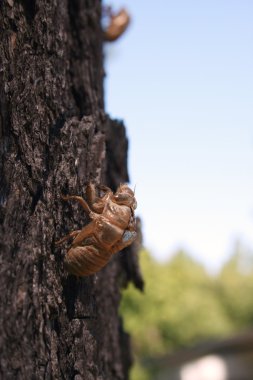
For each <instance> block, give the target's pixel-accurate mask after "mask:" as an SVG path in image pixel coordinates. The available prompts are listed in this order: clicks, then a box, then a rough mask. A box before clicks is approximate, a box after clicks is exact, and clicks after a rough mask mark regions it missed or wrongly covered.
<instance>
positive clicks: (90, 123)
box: [0, 0, 142, 380]
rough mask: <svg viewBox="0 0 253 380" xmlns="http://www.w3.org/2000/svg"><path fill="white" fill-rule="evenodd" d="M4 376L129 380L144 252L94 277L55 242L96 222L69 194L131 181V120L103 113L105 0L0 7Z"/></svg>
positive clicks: (0, 337) (22, 1) (0, 343)
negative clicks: (125, 304)
mask: <svg viewBox="0 0 253 380" xmlns="http://www.w3.org/2000/svg"><path fill="white" fill-rule="evenodd" d="M0 11H1V15H0V31H1V32H0V33H1V39H0V138H1V145H0V248H1V274H0V294H1V304H0V323H1V324H0V326H1V334H0V350H1V353H0V354H1V355H0V357H1V359H0V360H1V369H0V378H1V379H36V380H37V379H76V380H78V379H85V380H93V379H100V380H110V379H114V380H115V379H127V378H128V376H127V373H128V369H129V366H130V363H131V355H130V346H129V337H128V335H127V334H125V333H124V331H123V329H122V323H121V320H120V318H119V316H118V306H119V302H120V287H122V286H124V285H126V283H127V282H128V281H130V280H132V281H133V282H134V283H135V284H136V285H137V286H138V287H140V288H141V287H142V279H141V276H140V273H139V271H138V265H137V261H136V253H135V247H131V248H130V249H128V250H125V252H124V253H120V254H118V255H115V257H114V259H113V260H112V261H111V262H110V263H109V264H108V265H107V266H106V267H105V268H104V269H103V270H102V271H101V272H100V273H99V274H97V275H94V276H90V277H87V278H83V279H77V278H75V277H73V276H69V275H68V274H67V273H66V272H65V270H64V268H63V257H64V254H65V253H66V246H65V248H63V249H56V248H55V246H54V242H55V241H56V240H57V239H59V238H60V237H62V236H63V235H64V234H65V233H67V232H68V231H70V230H73V229H77V228H80V227H82V226H83V225H84V224H85V223H87V217H86V216H85V214H84V213H83V211H82V210H81V209H80V207H78V205H75V204H69V203H64V202H62V200H61V199H60V194H61V193H68V194H80V195H82V194H83V193H84V189H85V184H86V183H87V182H88V181H90V180H92V181H93V182H96V183H105V184H107V185H109V186H111V187H112V188H113V189H115V188H116V186H117V185H118V184H119V183H120V182H125V181H127V180H128V174H127V164H126V161H127V139H126V135H125V129H124V126H123V125H122V124H121V123H119V122H116V121H112V120H110V119H109V118H108V117H107V116H106V115H105V114H104V109H103V76H104V74H103V55H102V33H101V29H100V14H101V4H100V1H98V0H93V1H91V0H69V1H67V0H51V1H48V0H36V1H35V0H29V1H28V0H19V1H13V0H3V1H1V2H0Z"/></svg>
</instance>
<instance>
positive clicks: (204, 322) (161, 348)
mask: <svg viewBox="0 0 253 380" xmlns="http://www.w3.org/2000/svg"><path fill="white" fill-rule="evenodd" d="M140 257H141V267H142V271H143V274H144V278H145V292H144V294H143V293H140V292H139V291H137V290H136V289H135V288H134V287H133V286H129V288H128V289H127V290H125V291H124V293H123V299H122V303H121V310H120V311H121V314H122V315H123V318H124V324H125V328H126V329H127V330H128V331H129V332H130V333H131V335H132V341H133V347H134V352H135V354H136V356H137V357H138V360H141V359H143V358H147V357H150V356H157V355H160V354H164V353H168V352H169V351H172V350H175V349H177V348H180V347H185V346H187V345H192V344H194V343H197V342H200V341H203V340H210V339H215V338H220V337H222V336H226V335H229V334H231V333H233V332H235V331H238V329H241V328H245V327H247V326H250V325H251V324H252V323H253V297H252V294H253V270H252V268H253V265H251V269H250V266H249V264H247V265H246V268H247V273H245V271H242V267H243V265H242V263H243V260H244V261H245V257H246V256H245V254H241V253H240V254H238V252H237V251H236V252H235V254H234V255H233V256H232V257H231V259H230V260H229V262H228V263H227V264H226V265H225V266H224V268H223V270H222V272H221V273H220V274H219V275H218V276H216V277H212V276H211V275H209V274H208V273H207V272H206V271H205V270H204V268H203V267H202V266H201V265H200V264H198V263H196V262H195V261H194V260H193V259H192V258H190V256H188V255H187V254H186V253H184V252H182V251H180V252H178V253H177V254H175V256H174V257H173V258H172V259H171V260H170V261H169V262H167V263H165V264H159V263H157V262H156V261H155V260H154V259H152V257H151V256H150V255H149V253H148V252H147V251H146V250H143V251H141V253H140ZM250 257H252V256H251V255H248V258H247V260H248V259H249V258H250ZM248 261H249V260H248ZM248 261H247V262H248ZM251 264H252V260H251ZM145 371H146V370H145V368H143V367H141V365H140V362H137V365H136V366H135V367H134V368H133V371H132V377H131V378H132V379H133V380H134V379H136V380H140V379H142V378H143V379H149V377H148V374H147V373H146V372H145Z"/></svg>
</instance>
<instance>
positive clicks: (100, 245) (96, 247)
mask: <svg viewBox="0 0 253 380" xmlns="http://www.w3.org/2000/svg"><path fill="white" fill-rule="evenodd" d="M99 190H100V192H102V195H100V196H97V194H96V189H95V186H94V185H93V184H91V183H89V184H88V186H87V188H86V198H87V202H86V201H85V200H84V199H83V198H82V197H79V196H75V195H68V196H63V197H62V198H63V199H64V200H66V201H67V200H76V201H77V202H79V203H80V204H81V206H82V207H83V208H84V210H85V211H86V212H87V213H88V214H89V217H90V219H91V222H90V223H89V224H87V225H86V226H85V227H84V228H83V229H82V230H78V231H72V232H70V233H69V234H68V235H67V236H65V237H64V238H62V239H61V240H59V241H58V242H56V245H60V244H61V243H63V242H64V241H66V240H67V239H69V238H74V240H73V242H72V244H71V247H70V249H69V250H68V252H67V255H66V257H65V260H64V262H65V266H66V268H67V270H68V272H70V273H72V274H74V275H76V276H89V275H91V274H94V273H96V272H98V271H99V270H100V269H101V268H103V267H104V266H105V265H106V264H107V263H108V261H109V260H110V258H111V256H112V255H113V254H114V253H116V252H118V251H120V250H121V249H123V248H125V247H127V246H129V245H130V244H131V243H132V242H133V241H134V240H135V238H136V235H137V233H136V221H135V215H134V210H135V208H136V206H137V203H136V200H135V197H134V192H133V191H132V190H131V189H130V188H129V187H128V186H127V185H126V184H124V185H120V186H119V187H118V189H117V191H116V192H115V194H114V193H113V192H112V191H111V189H109V188H108V187H105V186H100V187H99Z"/></svg>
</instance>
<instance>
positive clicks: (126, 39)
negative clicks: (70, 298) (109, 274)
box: [104, 0, 253, 271]
mask: <svg viewBox="0 0 253 380" xmlns="http://www.w3.org/2000/svg"><path fill="white" fill-rule="evenodd" d="M104 4H110V5H112V6H114V8H115V9H116V10H117V9H119V8H120V7H122V6H124V7H126V8H127V9H128V10H129V12H130V14H131V16H132V23H131V25H130V27H129V29H128V30H127V31H126V33H125V35H124V36H122V38H121V39H119V40H118V41H117V42H115V43H113V44H105V49H104V51H105V57H106V74H107V76H106V79H105V99H106V110H107V112H108V113H109V114H110V115H111V116H112V117H114V118H118V119H123V120H124V122H125V125H126V128H127V135H128V138H129V144H130V148H129V159H128V162H129V172H130V179H131V185H132V186H134V185H135V184H136V196H137V200H138V209H137V210H138V213H139V215H140V216H141V218H142V221H143V233H144V244H145V246H146V247H147V248H149V249H150V250H151V252H152V254H153V255H154V256H155V257H156V258H158V259H159V260H164V259H166V258H169V257H170V256H171V255H172V254H173V253H174V252H175V250H176V249H178V248H184V249H186V250H187V251H188V252H189V253H191V254H192V256H194V257H195V258H197V259H198V260H199V261H201V262H202V263H204V264H205V265H206V267H207V268H208V269H209V270H211V271H215V270H217V269H218V268H219V267H220V266H221V265H222V263H223V262H224V261H225V260H226V259H227V257H228V256H229V254H230V253H231V251H232V250H233V246H234V244H235V242H236V241H237V240H240V241H242V242H243V243H244V244H245V245H247V246H249V247H252V248H253V69H252V68H253V50H252V41H253V38H252V37H253V23H252V14H253V2H252V0H249V1H246V0H240V1H238V0H236V1H233V0H219V1H215V0H212V1H209V0H206V1H205V0H202V1H200V0H199V1H196V0H192V1H189V0H184V1H180V0H178V1H169V0H167V1H166V0H163V1H162V0H157V1H156V2H154V1H152V2H151V1H149V0H148V1H145V2H144V1H140V0H139V1H138V0H129V1H127V2H123V1H120V0H117V1H110V2H109V1H104Z"/></svg>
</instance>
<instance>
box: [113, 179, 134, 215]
mask: <svg viewBox="0 0 253 380" xmlns="http://www.w3.org/2000/svg"><path fill="white" fill-rule="evenodd" d="M114 201H115V202H116V203H117V204H119V205H125V206H128V207H131V209H133V210H135V209H136V207H137V202H136V199H135V196H134V192H133V190H131V189H130V187H128V185H126V184H122V185H120V186H119V187H118V189H117V191H116V193H115V195H114Z"/></svg>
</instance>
